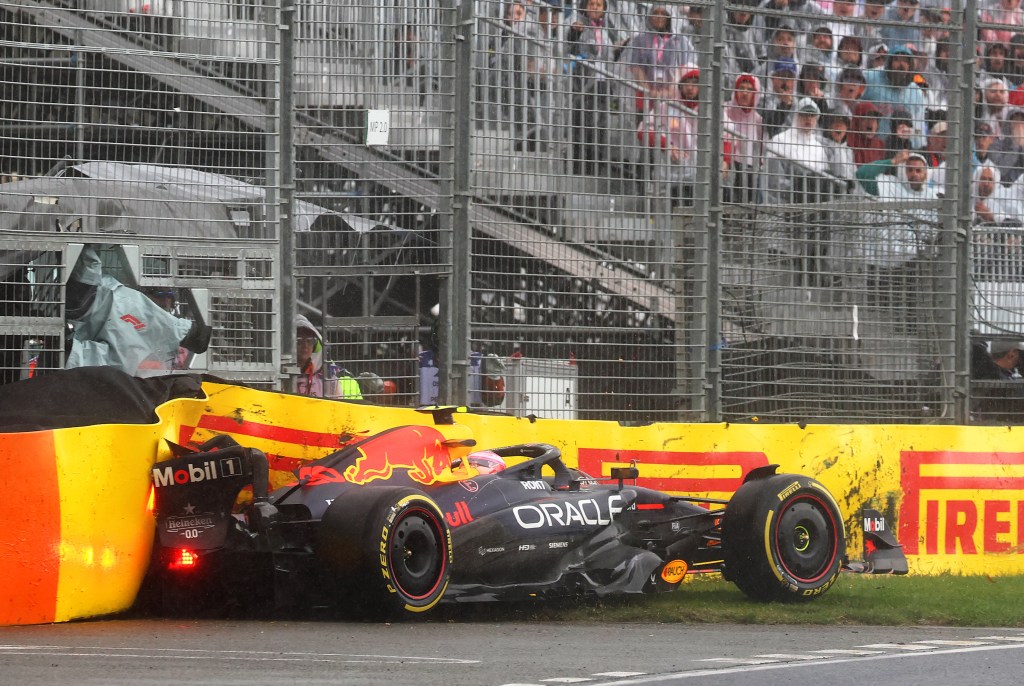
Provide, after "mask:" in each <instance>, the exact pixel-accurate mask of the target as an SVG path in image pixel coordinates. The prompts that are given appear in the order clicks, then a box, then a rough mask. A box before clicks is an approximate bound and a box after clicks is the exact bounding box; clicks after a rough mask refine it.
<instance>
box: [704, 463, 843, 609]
mask: <svg viewBox="0 0 1024 686" xmlns="http://www.w3.org/2000/svg"><path fill="white" fill-rule="evenodd" d="M722 547H723V548H724V551H723V552H724V556H723V558H724V562H725V574H726V577H727V578H728V579H729V580H731V581H732V582H733V583H735V584H736V585H737V586H738V587H739V588H740V590H741V591H743V592H744V593H745V594H746V595H747V596H749V597H751V598H753V599H755V600H762V601H772V600H810V599H812V598H815V597H817V596H819V595H821V594H822V593H824V592H825V591H827V590H828V589H829V587H831V586H832V584H834V583H835V581H836V579H837V578H838V577H839V571H840V568H841V566H842V561H843V555H844V554H845V551H846V536H845V532H844V528H843V518H842V515H841V514H840V512H839V506H838V505H837V504H836V502H835V499H834V498H833V497H832V495H831V494H830V493H829V492H828V490H827V489H826V488H825V487H824V486H823V485H821V484H820V483H819V482H818V481H816V480H814V479H811V478H809V477H806V476H799V475H794V474H778V475H775V476H772V477H769V478H767V479H756V480H753V481H749V482H747V483H745V484H743V486H741V487H740V488H739V490H737V491H736V494H735V495H733V497H732V499H731V500H730V501H729V504H728V505H727V506H726V508H725V514H724V516H723V518H722Z"/></svg>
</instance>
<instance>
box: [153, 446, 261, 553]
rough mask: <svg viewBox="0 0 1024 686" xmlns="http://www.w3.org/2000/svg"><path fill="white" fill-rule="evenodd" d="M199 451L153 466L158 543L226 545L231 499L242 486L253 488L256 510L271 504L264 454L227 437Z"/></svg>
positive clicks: (170, 545) (199, 546)
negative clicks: (268, 496) (269, 501)
mask: <svg viewBox="0 0 1024 686" xmlns="http://www.w3.org/2000/svg"><path fill="white" fill-rule="evenodd" d="M224 439H227V440H226V441H225V440H224ZM200 450H201V452H196V453H189V454H185V455H183V456H181V457H175V458H172V459H170V460H164V461H162V462H157V463H156V464H154V465H153V470H152V475H153V492H154V508H155V511H156V521H157V539H158V542H159V544H160V545H161V546H162V547H165V548H181V547H187V548H189V549H192V550H210V549H213V548H219V547H221V546H222V545H224V541H225V540H226V539H227V534H228V531H229V525H230V524H231V521H232V518H233V515H232V509H233V507H234V504H235V500H236V499H237V498H238V494H239V493H240V492H241V490H242V489H243V488H245V487H246V486H250V485H251V486H252V488H253V501H254V506H255V507H256V508H260V506H261V505H262V506H264V507H268V506H269V503H268V498H267V492H268V473H269V469H268V464H267V456H266V455H264V454H263V453H262V452H261V451H259V450H256V449H254V448H243V447H242V446H240V445H238V444H237V443H235V442H234V441H233V440H232V439H230V438H229V437H226V436H218V437H217V438H215V439H213V440H211V441H209V442H208V443H205V444H203V445H202V446H201V447H200Z"/></svg>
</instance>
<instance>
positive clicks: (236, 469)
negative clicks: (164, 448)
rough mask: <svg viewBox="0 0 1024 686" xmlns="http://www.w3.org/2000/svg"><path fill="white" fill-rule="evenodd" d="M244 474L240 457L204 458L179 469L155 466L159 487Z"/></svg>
mask: <svg viewBox="0 0 1024 686" xmlns="http://www.w3.org/2000/svg"><path fill="white" fill-rule="evenodd" d="M241 474H242V460H241V458H238V457H222V458H217V459H213V460H204V461H202V462H199V463H198V464H194V463H191V462H190V463H188V464H187V465H184V466H183V467H181V468H179V469H175V468H174V467H172V466H167V467H154V468H153V484H154V485H155V486H156V487H157V488H162V487H164V486H184V485H185V484H195V483H202V482H204V481H214V480H216V479H225V478H229V477H232V476H240V475H241Z"/></svg>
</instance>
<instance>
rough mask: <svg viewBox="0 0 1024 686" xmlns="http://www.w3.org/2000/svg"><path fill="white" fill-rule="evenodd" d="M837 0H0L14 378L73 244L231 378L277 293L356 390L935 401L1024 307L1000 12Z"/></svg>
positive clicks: (565, 413)
mask: <svg viewBox="0 0 1024 686" xmlns="http://www.w3.org/2000/svg"><path fill="white" fill-rule="evenodd" d="M826 7H827V9H826V8H823V6H822V5H818V4H816V3H815V2H813V0H805V1H804V2H799V3H796V2H793V1H792V0H791V1H790V2H789V3H775V2H767V3H760V4H759V5H757V6H753V5H752V4H751V3H745V2H742V3H741V2H736V3H725V4H721V3H701V2H692V3H686V4H682V3H680V2H673V1H666V2H661V3H648V2H630V1H627V0H586V1H585V2H581V3H568V2H564V3H563V2H549V1H547V0H534V1H530V2H528V1H526V0H522V1H517V0H511V1H508V0H504V1H499V0H444V1H441V0H390V1H389V2H387V3H383V4H382V3H379V2H370V1H369V0H364V1H359V0H344V1H343V0H299V2H297V3H295V4H294V6H293V5H290V4H289V5H288V6H284V5H283V4H282V3H279V2H271V1H270V0H245V1H242V0H208V1H203V2H199V1H191V0H163V1H156V2H152V1H151V2H147V3H142V2H136V1H135V0H102V1H94V2H81V1H75V0H64V1H54V0H51V1H49V2H43V1H41V0H23V1H22V2H17V3H14V2H2V1H0V14H2V16H3V19H4V22H3V25H2V29H0V31H2V33H0V55H2V60H0V80H2V82H3V84H4V86H5V92H7V93H9V97H7V98H5V100H4V102H3V103H0V112H2V117H0V122H2V126H3V135H2V137H0V172H3V173H4V174H5V177H4V181H5V182H4V183H3V184H2V185H0V203H2V207H0V222H2V223H0V232H2V233H3V235H4V241H5V243H4V248H3V260H2V264H3V267H2V269H3V271H2V272H0V283H2V284H3V286H2V287H3V292H2V294H0V300H2V302H3V311H2V312H0V327H2V331H0V334H2V335H3V336H4V338H3V346H2V347H3V348H4V358H3V364H2V365H0V366H2V367H3V368H4V380H5V381H9V380H14V379H16V378H21V377H22V376H25V375H26V374H27V373H28V371H27V370H28V369H29V368H30V366H31V365H35V366H34V367H31V368H32V369H33V370H35V369H38V368H40V365H42V368H43V369H45V368H48V367H59V366H63V364H64V363H65V356H66V354H67V353H66V350H67V348H68V346H67V343H68V341H67V340H66V339H67V338H68V336H69V334H68V330H67V329H66V327H65V320H66V319H68V317H67V313H66V312H65V309H66V306H67V301H68V297H69V294H68V292H67V291H68V284H69V282H73V281H75V279H74V278H72V276H73V269H74V267H75V266H76V264H77V263H78V260H79V259H80V255H81V254H82V252H83V248H82V246H95V247H98V248H100V254H101V255H102V256H103V258H104V259H103V266H104V269H105V270H106V271H107V274H108V275H109V276H111V277H112V278H117V279H118V280H119V281H120V282H121V283H124V284H126V285H127V286H129V287H131V288H134V289H141V290H143V291H147V292H148V293H149V295H150V296H151V297H152V298H153V299H154V300H156V299H159V297H160V296H159V294H160V293H165V292H171V293H173V295H174V298H175V301H174V303H173V305H172V306H171V310H172V313H173V314H174V315H175V316H178V317H185V318H188V319H198V320H201V321H202V322H205V323H209V324H211V325H213V328H214V335H213V338H212V339H211V343H210V349H209V351H208V352H207V353H206V354H205V355H201V356H197V357H194V358H192V359H191V360H190V362H189V364H190V365H192V368H206V369H210V370H213V371H217V372H219V373H222V374H224V375H226V376H228V377H235V378H238V379H240V380H246V381H248V382H250V383H256V384H262V385H267V386H278V385H283V386H284V387H286V388H288V387H291V383H292V382H293V381H294V380H295V377H296V372H297V371H298V370H297V369H295V368H294V367H291V366H290V363H291V361H292V359H291V357H290V356H289V355H287V354H286V355H285V356H284V358H282V356H281V354H282V352H281V351H282V348H283V347H287V346H285V345H284V344H283V341H286V340H287V339H288V338H289V337H290V336H291V331H290V328H291V327H290V323H289V322H286V321H283V320H282V315H284V316H287V317H290V316H291V313H292V309H293V306H292V300H291V299H292V297H293V296H294V308H295V311H297V312H298V313H300V314H303V315H306V316H307V317H309V318H310V319H311V320H312V321H314V322H315V323H316V324H317V325H318V326H319V327H320V329H321V330H322V332H323V335H324V339H325V340H324V342H325V346H326V351H325V356H326V358H327V359H328V360H331V361H333V362H335V363H336V365H335V367H332V369H334V371H336V372H337V371H339V370H340V369H342V368H343V369H344V370H346V371H347V372H349V373H350V374H352V375H353V376H357V377H358V376H362V377H363V379H364V381H365V383H364V384H363V391H364V393H363V394H364V395H365V396H366V397H368V398H371V399H374V400H381V401H383V402H390V403H395V404H401V405H416V404H423V403H430V402H435V401H438V400H456V401H461V400H468V401H469V402H470V403H471V404H474V405H478V406H484V407H490V408H493V409H497V410H504V411H508V412H511V413H514V414H519V415H529V414H537V415H540V416H550V417H565V418H601V419H615V420H620V421H625V422H646V421H654V420H682V419H685V420H695V419H696V420H702V419H724V420H728V421H753V420H754V419H755V418H756V419H757V420H758V421H900V422H903V421H910V422H941V421H953V420H954V419H956V418H957V413H958V412H959V411H961V410H962V408H963V403H962V401H958V398H959V397H961V396H962V395H963V394H964V393H966V392H968V391H969V390H970V389H968V388H966V387H965V386H964V384H963V381H958V379H963V378H964V376H965V374H966V373H967V372H968V371H969V366H968V361H967V358H968V354H967V348H968V347H969V344H970V343H971V342H972V341H973V342H974V343H975V344H977V345H979V346H983V349H982V352H985V353H986V354H988V350H987V346H990V344H991V343H992V342H997V343H1004V342H1006V341H1012V340H1014V339H1016V338H1018V337H1019V338H1024V325H1022V317H1021V314H1022V309H1024V297H1022V296H1024V288H1022V287H1021V280H1020V275H1019V274H1017V273H1016V271H1015V267H1014V266H1013V265H1014V264H1015V260H1016V261H1019V259H1018V258H1019V255H1018V252H1019V247H1020V246H1019V244H1020V237H1019V231H1020V229H1019V226H1020V224H1021V222H1020V217H1021V216H1024V214H1022V211H1021V207H1022V206H1024V202H1022V201H1021V200H1020V198H1024V193H1021V192H1020V190H1019V189H1020V188H1021V186H1020V184H1019V183H1016V179H1017V178H1018V177H1019V176H1020V172H1019V168H1018V167H1017V166H1015V164H1016V163H1014V162H1012V161H1009V162H1008V161H1007V160H1008V159H1009V157H1010V156H1011V155H1010V153H1012V152H1013V149H1011V147H1007V146H1009V145H1010V143H1011V142H1012V140H1013V139H1012V135H1011V128H1012V127H1013V126H1014V125H1013V124H1012V121H1013V116H1011V112H1012V109H1013V105H1012V103H1011V97H1010V96H1011V94H1012V93H1011V92H1012V90H1013V88H1014V87H1015V86H1016V85H1019V83H1020V81H1021V79H1022V78H1024V77H1022V76H1021V74H1024V68H1022V67H1021V66H1020V64H1021V60H1022V57H1020V56H1018V55H1017V53H1016V52H1014V51H1013V50H1012V48H1013V46H1014V45H1015V44H1014V42H1013V41H1012V40H1011V38H1012V35H1011V32H1012V31H1013V30H1015V29H1012V28H1010V29H1008V28H1007V27H1006V26H1005V22H1004V18H1003V17H1002V16H1001V15H999V14H998V13H993V11H992V10H989V9H988V8H984V7H982V8H979V7H977V6H976V5H975V4H973V3H969V4H968V6H967V8H966V9H968V10H969V11H968V12H967V13H960V12H959V11H958V10H959V9H960V8H959V7H954V8H950V11H947V10H945V9H944V8H941V7H937V6H932V5H928V6H927V7H923V6H922V7H918V6H917V5H916V3H912V2H906V1H905V0H894V2H892V3H889V4H882V3H879V2H876V0H865V1H864V2H863V3H853V2H849V1H848V0H833V2H831V3H828V4H827V5H826ZM952 10H957V11H952ZM976 38H977V50H978V52H979V54H980V56H981V58H980V59H979V61H978V63H977V64H974V63H973V61H972V60H970V59H965V56H966V55H965V53H964V52H963V51H964V50H972V49H974V47H975V43H976V41H975V39H976ZM1019 43H1021V44H1024V41H1019ZM994 46H1001V47H1002V50H1000V48H999V47H994ZM1000 52H1003V53H1005V54H1004V55H1003V56H1002V61H1000ZM1018 52H1024V50H1020V51H1018ZM1011 53H1012V54H1011ZM963 86H966V87H963ZM975 94H976V95H977V99H978V102H977V104H976V103H975V102H973V99H972V98H973V96H974V95H975ZM1020 126H1021V135H1022V136H1024V124H1022V125H1020ZM986 132H987V133H986ZM1004 133H1005V134H1007V135H1005V136H1003V135H1002V134H1004ZM965 139H970V143H969V144H964V142H963V141H964V140H965ZM972 149H974V150H975V154H974V157H975V160H974V164H972V163H971V162H970V161H969V160H968V157H969V156H970V155H971V154H972V152H971V151H972ZM990 152H991V154H990ZM1003 153H1006V154H1005V155H1004V156H1003V157H1000V155H1001V154H1003ZM985 159H988V160H989V161H991V162H992V163H993V164H991V165H987V164H984V163H983V162H984V160H985ZM979 170H989V171H979ZM991 174H997V175H998V178H996V179H995V181H994V183H993V182H992V180H991V179H986V178H976V177H979V176H985V175H991ZM971 229H973V230H971ZM963 237H966V244H965V243H964V240H965V239H964V238H963ZM285 239H287V240H285ZM104 246H109V247H104ZM282 250H283V251H284V254H282ZM86 252H88V251H86ZM72 295H73V294H72ZM964 322H967V324H966V325H965V324H964ZM968 328H972V329H973V330H974V337H973V339H969V336H968V331H967V329H968ZM36 353H39V354H36ZM463 355H464V356H465V359H460V358H462V356H463ZM31 360H36V362H31ZM282 362H283V363H285V364H284V365H283V366H282ZM447 365H450V368H449V367H447ZM33 373H34V372H33ZM459 379H462V381H464V384H463V385H464V388H465V391H466V393H467V395H466V397H465V398H461V397H456V396H457V394H458V393H459V392H461V391H460V390H459V389H460V388H461V386H460V384H459ZM496 379H501V380H503V381H504V384H505V388H504V392H501V391H500V388H499V387H498V386H500V384H499V385H498V386H496V385H495V383H496V381H495V380H496ZM984 383H995V384H999V383H1001V382H1000V381H999V380H998V379H992V380H989V381H986V382H984ZM984 383H982V382H981V381H979V384H981V385H978V386H977V388H978V389H979V392H978V395H979V397H980V395H983V394H982V393H981V389H982V386H984ZM996 390H1000V391H1001V390H1005V389H1002V388H1001V387H998V386H997V388H996ZM989 395H991V394H989ZM958 403H959V404H958ZM975 405H976V406H975V408H974V409H975V410H976V412H977V414H976V418H978V419H979V420H985V419H986V417H987V416H988V415H987V414H986V412H985V411H983V410H982V409H981V408H980V407H979V406H977V404H975ZM958 408H960V409H958Z"/></svg>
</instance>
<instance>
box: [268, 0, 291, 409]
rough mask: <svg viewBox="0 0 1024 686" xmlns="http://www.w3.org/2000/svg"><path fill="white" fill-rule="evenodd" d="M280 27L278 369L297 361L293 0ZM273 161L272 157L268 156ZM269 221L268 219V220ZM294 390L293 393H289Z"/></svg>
mask: <svg viewBox="0 0 1024 686" xmlns="http://www.w3.org/2000/svg"><path fill="white" fill-rule="evenodd" d="M279 7H280V15H279V18H280V23H279V28H278V40H279V41H280V58H281V59H280V64H279V66H278V77H279V78H278V79H277V83H278V89H279V92H278V94H277V95H278V97H276V98H275V99H274V100H275V102H277V103H278V112H277V117H276V119H277V121H278V126H279V127H280V128H279V135H277V136H276V140H277V145H278V146H279V147H280V152H279V157H278V159H279V160H280V163H281V166H280V178H279V182H280V199H279V203H276V204H275V203H274V202H273V201H272V200H273V196H274V193H275V185H276V184H273V183H271V182H270V181H271V180H270V179H269V178H268V179H267V211H268V212H273V211H274V208H275V207H276V208H279V216H278V221H277V222H276V226H277V231H278V236H277V237H278V241H279V242H278V245H279V249H280V254H281V264H280V271H279V273H278V275H277V276H278V302H279V303H280V308H279V313H280V314H279V316H280V318H281V319H280V335H281V347H280V355H281V359H280V360H279V364H278V367H279V368H281V367H280V363H282V362H284V363H288V364H291V363H293V362H294V360H295V327H294V326H293V324H292V322H293V320H294V319H295V308H296V305H295V284H294V282H295V276H294V273H295V235H294V231H295V222H294V213H295V129H294V127H293V123H294V119H295V78H294V75H295V5H294V3H293V0H281V2H280V5H279ZM274 138H275V137H274V136H273V135H271V136H268V139H267V144H268V148H269V150H268V152H270V150H272V149H273V148H271V147H270V146H271V145H272V143H273V141H274ZM269 156H270V157H271V158H273V155H269ZM268 169H269V171H268V175H273V174H274V165H268ZM268 219H269V218H268ZM282 378H283V380H284V381H285V383H288V378H289V375H287V374H283V373H282ZM289 390H292V389H289Z"/></svg>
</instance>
